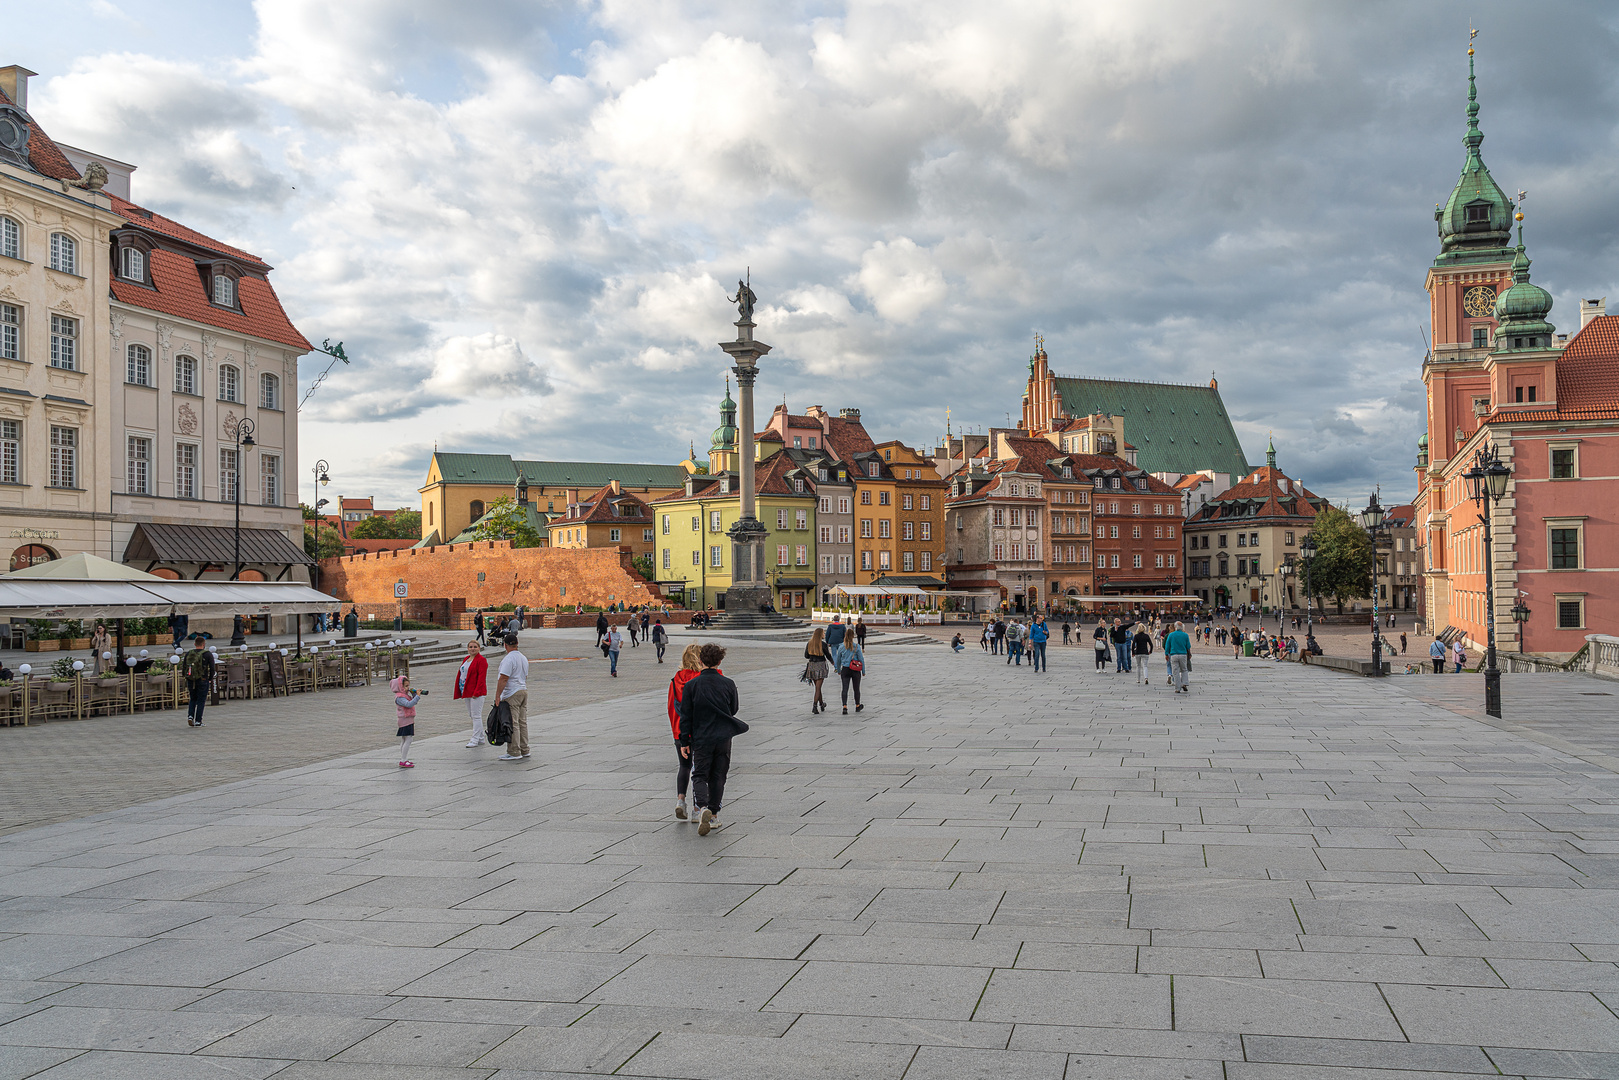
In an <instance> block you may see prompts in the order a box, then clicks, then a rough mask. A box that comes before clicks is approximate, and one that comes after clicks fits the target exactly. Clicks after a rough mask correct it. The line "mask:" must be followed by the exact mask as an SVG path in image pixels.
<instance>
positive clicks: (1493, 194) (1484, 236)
mask: <svg viewBox="0 0 1619 1080" xmlns="http://www.w3.org/2000/svg"><path fill="white" fill-rule="evenodd" d="M1483 143H1484V133H1483V132H1482V131H1480V130H1479V126H1478V85H1477V83H1476V82H1475V79H1474V74H1473V50H1472V49H1468V50H1467V134H1465V135H1463V136H1462V145H1463V146H1465V147H1467V159H1466V160H1465V161H1464V162H1463V163H1462V174H1461V176H1460V177H1459V178H1458V179H1457V181H1456V187H1455V189H1454V190H1452V191H1451V193H1450V199H1449V200H1448V201H1446V203H1445V205H1444V207H1443V208H1442V209H1436V210H1434V214H1433V216H1434V220H1435V221H1437V222H1438V223H1439V257H1438V258H1437V259H1435V260H1434V266H1436V267H1440V266H1453V265H1456V264H1458V263H1462V264H1465V263H1471V262H1485V261H1495V260H1500V259H1506V258H1510V257H1511V255H1512V249H1511V248H1510V247H1508V246H1507V245H1508V244H1510V243H1511V242H1512V201H1511V200H1510V199H1508V198H1507V196H1506V193H1505V192H1503V191H1502V190H1501V187H1500V185H1499V184H1497V183H1496V182H1495V178H1494V177H1492V176H1491V175H1490V170H1489V169H1487V168H1485V166H1484V158H1483V156H1482V155H1481V154H1480V153H1479V147H1480V146H1481V145H1483Z"/></svg>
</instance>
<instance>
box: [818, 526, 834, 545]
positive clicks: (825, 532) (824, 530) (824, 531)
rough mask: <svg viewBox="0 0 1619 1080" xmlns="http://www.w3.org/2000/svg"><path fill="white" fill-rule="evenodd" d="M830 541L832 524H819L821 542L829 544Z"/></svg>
mask: <svg viewBox="0 0 1619 1080" xmlns="http://www.w3.org/2000/svg"><path fill="white" fill-rule="evenodd" d="M831 542H832V526H830V525H822V526H821V543H823V544H830V543H831Z"/></svg>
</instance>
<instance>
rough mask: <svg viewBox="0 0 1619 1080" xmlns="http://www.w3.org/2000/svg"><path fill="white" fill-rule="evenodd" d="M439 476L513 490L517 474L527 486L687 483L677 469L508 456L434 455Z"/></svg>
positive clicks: (450, 481)
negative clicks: (615, 481)
mask: <svg viewBox="0 0 1619 1080" xmlns="http://www.w3.org/2000/svg"><path fill="white" fill-rule="evenodd" d="M433 459H434V460H435V461H437V462H438V466H439V476H440V477H442V478H443V480H444V482H445V483H446V484H484V485H488V484H497V485H502V486H515V485H516V483H517V470H518V469H519V468H521V469H522V470H523V476H524V477H525V478H526V479H527V480H528V482H529V484H530V486H542V487H553V488H559V487H561V488H590V489H592V490H594V489H596V488H600V487H604V486H606V484H607V482H608V481H609V480H617V481H618V482H619V483H620V484H622V485H623V486H625V487H650V488H677V487H682V486H684V485H685V483H686V470H685V469H683V468H681V467H680V466H679V465H636V464H619V463H616V462H602V461H519V460H515V459H513V458H512V457H511V455H509V454H452V453H446V452H444V451H435V452H434V454H433Z"/></svg>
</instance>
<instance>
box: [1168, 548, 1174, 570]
mask: <svg viewBox="0 0 1619 1080" xmlns="http://www.w3.org/2000/svg"><path fill="white" fill-rule="evenodd" d="M1169 568H1170V569H1171V570H1173V569H1175V553H1174V552H1173V551H1171V552H1170V553H1169Z"/></svg>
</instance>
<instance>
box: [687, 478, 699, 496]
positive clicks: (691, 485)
mask: <svg viewBox="0 0 1619 1080" xmlns="http://www.w3.org/2000/svg"><path fill="white" fill-rule="evenodd" d="M696 487H697V478H696V477H694V476H688V477H686V498H688V499H689V498H691V497H692V495H693V494H694V489H695V488H696Z"/></svg>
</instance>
